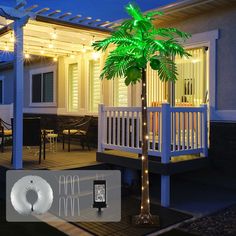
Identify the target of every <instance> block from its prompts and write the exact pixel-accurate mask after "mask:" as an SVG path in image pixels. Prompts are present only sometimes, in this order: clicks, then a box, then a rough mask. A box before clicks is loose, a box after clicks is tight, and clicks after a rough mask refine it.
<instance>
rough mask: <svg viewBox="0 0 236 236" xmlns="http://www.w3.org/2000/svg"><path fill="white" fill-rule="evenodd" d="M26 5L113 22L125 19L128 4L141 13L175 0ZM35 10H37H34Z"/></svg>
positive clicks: (40, 0) (56, 0)
mask: <svg viewBox="0 0 236 236" xmlns="http://www.w3.org/2000/svg"><path fill="white" fill-rule="evenodd" d="M15 2H16V1H15V0H0V4H1V5H8V6H14V5H15ZM27 2H28V5H29V6H30V5H34V4H37V5H39V7H41V8H44V7H49V8H51V9H52V10H57V9H59V10H62V11H63V12H71V13H73V14H81V15H83V16H85V17H86V16H91V17H92V18H95V19H97V18H99V19H101V20H104V21H106V20H109V21H115V20H119V19H122V18H126V17H127V14H126V13H125V11H124V6H125V5H126V4H127V3H129V2H136V3H137V4H138V5H139V6H140V8H141V9H142V11H146V10H150V9H154V8H157V7H159V6H163V5H166V4H169V3H171V2H176V1H175V0H136V1H130V0H28V1H27ZM36 10H37V9H36Z"/></svg>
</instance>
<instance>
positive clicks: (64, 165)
mask: <svg viewBox="0 0 236 236" xmlns="http://www.w3.org/2000/svg"><path fill="white" fill-rule="evenodd" d="M11 150H12V149H11V147H6V150H5V152H4V153H0V166H2V167H5V168H7V169H11V168H12V167H11ZM98 164H101V163H99V162H97V161H96V150H95V149H94V150H91V151H89V150H87V149H85V150H83V149H82V148H81V147H80V146H79V145H72V147H71V152H67V150H66V149H65V150H64V151H63V150H62V145H61V144H60V143H58V148H57V152H51V151H49V150H48V147H47V148H46V159H45V160H43V158H42V162H41V164H39V163H38V148H37V147H32V148H30V149H28V148H27V147H24V148H23V168H24V169H26V170H27V169H28V170H30V169H31V170H32V169H49V170H65V169H76V168H82V167H86V166H94V165H98Z"/></svg>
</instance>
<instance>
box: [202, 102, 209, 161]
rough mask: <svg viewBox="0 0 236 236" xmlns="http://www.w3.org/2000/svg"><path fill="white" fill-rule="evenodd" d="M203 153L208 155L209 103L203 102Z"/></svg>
mask: <svg viewBox="0 0 236 236" xmlns="http://www.w3.org/2000/svg"><path fill="white" fill-rule="evenodd" d="M202 107H203V124H202V126H203V127H202V128H203V153H201V156H203V157H207V156H208V121H207V104H203V105H202Z"/></svg>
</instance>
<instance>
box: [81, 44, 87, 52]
mask: <svg viewBox="0 0 236 236" xmlns="http://www.w3.org/2000/svg"><path fill="white" fill-rule="evenodd" d="M81 51H82V52H83V53H85V52H86V51H87V50H86V48H85V46H84V44H83V48H82V50H81Z"/></svg>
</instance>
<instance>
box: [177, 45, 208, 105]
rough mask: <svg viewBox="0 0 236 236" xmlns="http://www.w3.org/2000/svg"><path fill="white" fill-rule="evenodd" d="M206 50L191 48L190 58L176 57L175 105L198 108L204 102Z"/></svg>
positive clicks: (203, 48) (205, 95)
mask: <svg viewBox="0 0 236 236" xmlns="http://www.w3.org/2000/svg"><path fill="white" fill-rule="evenodd" d="M205 49H206V48H205V47H201V48H192V49H188V50H187V52H188V53H189V54H191V57H190V58H181V57H179V56H176V59H175V60H176V65H177V69H178V80H177V81H176V83H175V103H176V105H181V104H183V105H191V106H199V105H201V104H202V103H203V102H206V101H205V100H206V97H207V90H208V89H207V80H206V77H207V76H206V50H205Z"/></svg>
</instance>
